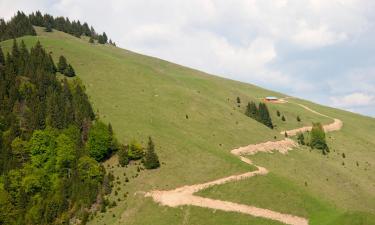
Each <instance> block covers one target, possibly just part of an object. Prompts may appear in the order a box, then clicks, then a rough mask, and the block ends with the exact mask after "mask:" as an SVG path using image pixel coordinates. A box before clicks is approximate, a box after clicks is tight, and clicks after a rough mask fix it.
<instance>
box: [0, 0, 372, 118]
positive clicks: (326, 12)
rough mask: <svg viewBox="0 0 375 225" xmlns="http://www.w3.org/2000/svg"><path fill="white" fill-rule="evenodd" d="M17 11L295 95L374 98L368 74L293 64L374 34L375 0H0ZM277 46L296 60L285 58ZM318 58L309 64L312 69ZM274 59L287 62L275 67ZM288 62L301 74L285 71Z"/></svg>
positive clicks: (2, 8) (6, 12) (0, 7)
mask: <svg viewBox="0 0 375 225" xmlns="http://www.w3.org/2000/svg"><path fill="white" fill-rule="evenodd" d="M18 9H20V10H24V11H25V12H31V11H35V10H37V9H41V10H42V11H44V12H48V13H51V14H54V15H63V16H68V17H70V18H72V19H80V20H81V21H86V22H88V23H89V24H92V25H93V26H94V27H95V28H96V29H97V30H98V31H100V32H103V31H106V33H107V34H108V36H109V37H111V38H112V39H113V40H114V41H116V43H117V44H118V45H119V46H120V47H123V48H127V49H130V50H133V51H137V52H140V53H144V54H148V55H152V56H156V57H160V58H163V59H166V60H170V61H173V62H176V63H179V64H183V65H187V66H190V67H194V68H197V69H201V70H204V71H206V72H210V73H214V74H219V75H222V76H225V77H228V78H232V79H237V80H241V81H246V82H251V83H255V84H258V85H263V86H266V87H268V88H271V89H275V90H279V91H286V92H289V93H291V94H294V95H297V96H298V95H304V96H307V97H309V96H310V98H312V99H314V97H315V96H316V95H317V94H316V93H319V94H321V93H322V92H323V91H325V93H324V94H325V95H326V96H339V97H336V98H338V99H336V100H338V101H340V102H342V101H345V99H342V98H343V96H346V95H349V94H352V93H367V94H368V95H369V96H373V95H374V93H373V92H371V89H374V86H375V78H374V77H373V76H370V78H368V77H369V76H365V75H360V74H362V73H359V72H357V73H356V75H345V76H343V77H342V79H341V78H338V76H335V79H336V80H335V81H331V80H330V79H331V78H330V77H324V75H320V74H316V75H314V76H316V77H317V79H308V78H307V77H306V76H303V75H304V74H303V73H304V72H308V70H309V67H306V68H303V69H305V70H306V71H303V70H301V69H300V64H298V62H297V61H298V58H299V55H298V54H299V52H301V51H311V52H312V51H314V50H320V49H325V48H328V47H332V46H338V45H342V47H345V46H346V45H350V44H353V43H357V42H356V40H359V39H360V38H361V37H363V36H369V37H371V35H372V36H373V35H374V33H375V31H374V30H375V29H374V27H375V21H374V19H375V17H374V16H373V12H374V11H375V1H373V0H329V1H327V0H234V1H226V0H160V1H149V0H138V1H131V0H106V1H105V2H104V3H103V2H101V3H100V4H99V3H97V2H94V1H91V0H80V1H75V0H53V1H50V0H35V1H29V0H0V15H1V16H4V17H5V18H9V17H10V16H12V15H13V14H14V13H15V11H16V10H18ZM357 44H358V43H357ZM359 44H360V41H359ZM280 46H288V49H287V50H284V51H286V52H287V53H291V54H294V53H295V52H296V53H295V54H297V55H296V56H295V57H294V59H291V60H290V59H288V60H289V61H288V60H286V61H283V60H284V58H283V57H285V52H282V51H281V50H280ZM283 54H284V55H283ZM372 56H374V55H372ZM374 57H375V56H374ZM296 58H297V59H296ZM308 60H310V59H307V61H308ZM319 60H320V59H316V58H314V59H311V65H320V64H321V61H319ZM276 61H281V62H283V63H284V64H282V65H278V66H277V67H276V66H275V65H274V63H275V62H276ZM372 63H373V62H372V61H369V62H368V65H373V64H372ZM286 64H287V67H288V69H289V67H294V68H299V70H298V69H291V70H288V69H287V70H286V71H285V67H286ZM368 65H366V64H365V65H362V66H368ZM339 67H340V65H338V64H332V65H330V68H329V69H332V70H333V72H335V71H334V68H339ZM353 67H356V65H354V66H353ZM357 67H358V66H357ZM287 71H293V72H295V71H297V72H295V73H290V72H287ZM300 71H302V74H300ZM363 74H365V73H363ZM366 74H374V73H368V72H366ZM363 81H365V82H363ZM353 82H356V85H355V86H356V87H355V88H353V86H354V85H351V84H353ZM324 85H326V86H327V85H328V86H330V87H331V89H330V90H329V91H327V90H323V89H322V88H321V86H324ZM357 97H358V96H357ZM362 97H363V96H362ZM339 98H340V99H339ZM326 99H329V98H328V97H326ZM346 101H349V100H346ZM336 103H337V102H336ZM340 107H341V106H340ZM342 107H343V106H342ZM374 111H375V109H374Z"/></svg>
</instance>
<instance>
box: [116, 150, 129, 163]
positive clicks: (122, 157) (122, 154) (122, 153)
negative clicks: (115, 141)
mask: <svg viewBox="0 0 375 225" xmlns="http://www.w3.org/2000/svg"><path fill="white" fill-rule="evenodd" d="M128 149H129V146H128V145H120V148H119V150H118V153H117V154H118V162H119V163H120V165H121V166H122V167H124V166H126V165H128V164H129V155H128Z"/></svg>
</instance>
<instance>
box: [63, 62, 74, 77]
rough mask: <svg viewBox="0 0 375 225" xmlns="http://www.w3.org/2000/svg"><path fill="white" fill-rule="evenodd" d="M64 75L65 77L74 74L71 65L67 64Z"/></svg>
mask: <svg viewBox="0 0 375 225" xmlns="http://www.w3.org/2000/svg"><path fill="white" fill-rule="evenodd" d="M64 75H65V76H67V77H74V76H75V75H76V72H75V71H74V69H73V67H72V65H70V64H69V65H68V67H67V68H66V69H65V71H64Z"/></svg>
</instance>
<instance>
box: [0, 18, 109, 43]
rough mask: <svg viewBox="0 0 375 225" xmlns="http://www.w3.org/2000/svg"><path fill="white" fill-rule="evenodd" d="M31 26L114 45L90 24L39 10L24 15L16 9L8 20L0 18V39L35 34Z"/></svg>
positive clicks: (104, 34)
mask: <svg viewBox="0 0 375 225" xmlns="http://www.w3.org/2000/svg"><path fill="white" fill-rule="evenodd" d="M33 26H40V27H45V31H47V32H51V31H52V29H56V30H59V31H62V32H65V33H68V34H71V35H73V36H76V37H78V38H80V37H81V36H82V35H85V36H87V37H90V42H92V43H94V40H96V41H97V42H98V43H99V44H106V43H110V44H112V45H116V44H115V43H114V42H112V40H110V39H108V37H107V34H106V33H105V32H103V33H102V34H98V33H97V32H96V31H95V29H94V28H93V27H92V26H89V25H88V24H87V23H86V22H84V23H81V22H80V21H79V20H77V21H76V20H73V21H70V20H69V18H64V17H54V16H52V15H50V14H47V13H46V14H44V15H43V14H42V13H41V12H40V11H36V12H35V13H34V12H33V13H31V14H30V15H26V14H25V13H23V12H20V11H18V12H17V13H16V14H15V15H14V16H13V17H12V18H11V19H10V20H9V21H8V22H5V21H4V19H0V41H2V40H7V39H12V38H17V37H22V36H25V35H36V32H35V29H34V27H33Z"/></svg>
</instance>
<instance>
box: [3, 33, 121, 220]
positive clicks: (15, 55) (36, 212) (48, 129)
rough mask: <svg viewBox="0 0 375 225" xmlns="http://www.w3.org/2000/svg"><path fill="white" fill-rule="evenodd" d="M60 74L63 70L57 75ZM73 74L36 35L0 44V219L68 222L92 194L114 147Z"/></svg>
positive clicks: (82, 209) (93, 197)
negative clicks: (29, 44) (6, 47)
mask: <svg viewBox="0 0 375 225" xmlns="http://www.w3.org/2000/svg"><path fill="white" fill-rule="evenodd" d="M61 76H62V75H61ZM115 143H116V140H115V138H114V137H113V132H112V131H111V130H110V129H109V126H108V125H105V124H103V123H102V122H100V121H99V120H96V119H95V115H94V112H93V109H92V107H91V104H90V102H89V99H88V96H87V95H86V93H85V88H84V87H83V85H82V84H81V83H80V82H79V80H78V79H73V80H67V79H66V78H65V77H59V76H57V68H56V66H55V64H54V61H53V59H52V56H51V55H50V54H49V53H47V52H46V51H45V49H44V48H43V47H42V46H41V44H40V43H39V42H38V43H37V44H36V45H35V46H34V47H33V48H31V50H30V51H29V50H28V49H27V48H26V46H25V44H24V43H23V42H21V44H20V45H19V44H18V43H17V42H16V41H15V40H14V43H13V47H12V49H11V52H10V53H7V54H6V55H5V56H4V53H3V51H2V50H1V48H0V165H1V167H0V175H1V176H0V208H1V211H0V224H54V223H56V224H68V223H69V220H70V219H71V218H72V215H79V214H84V213H85V210H86V209H88V208H89V207H90V205H91V204H92V203H93V202H95V201H96V199H97V196H98V194H99V193H100V190H101V184H102V181H103V178H104V176H105V170H104V168H103V167H102V166H101V165H100V163H99V162H100V161H101V160H103V159H105V158H106V157H108V156H109V155H110V154H111V153H112V152H113V151H115V148H116V144H115Z"/></svg>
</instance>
